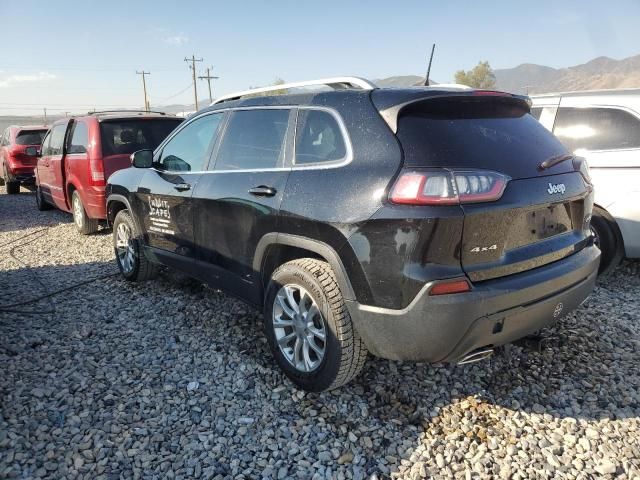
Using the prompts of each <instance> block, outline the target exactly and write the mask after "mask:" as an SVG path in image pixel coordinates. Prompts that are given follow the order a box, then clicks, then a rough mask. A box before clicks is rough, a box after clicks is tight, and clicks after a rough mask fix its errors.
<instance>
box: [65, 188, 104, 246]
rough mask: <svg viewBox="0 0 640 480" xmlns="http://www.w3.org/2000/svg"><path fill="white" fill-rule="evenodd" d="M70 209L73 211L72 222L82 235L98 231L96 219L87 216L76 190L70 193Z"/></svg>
mask: <svg viewBox="0 0 640 480" xmlns="http://www.w3.org/2000/svg"><path fill="white" fill-rule="evenodd" d="M71 211H72V212H73V222H74V223H75V224H76V228H77V229H78V231H79V232H80V233H81V234H82V235H90V234H92V233H95V232H97V231H98V220H96V219H95V218H89V217H88V216H87V212H86V210H85V209H84V205H82V200H81V199H80V194H79V193H78V192H77V191H75V192H73V195H71Z"/></svg>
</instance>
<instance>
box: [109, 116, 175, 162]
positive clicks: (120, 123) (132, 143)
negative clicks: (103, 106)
mask: <svg viewBox="0 0 640 480" xmlns="http://www.w3.org/2000/svg"><path fill="white" fill-rule="evenodd" d="M180 122H182V119H181V118H169V119H167V118H161V119H160V118H159V119H135V120H115V121H113V120H109V121H103V122H102V123H100V132H101V134H102V155H103V156H105V157H108V156H111V155H129V154H132V153H133V152H136V151H138V150H143V149H150V150H154V149H155V148H156V147H157V146H158V145H160V142H162V141H163V140H164V139H165V138H166V137H167V135H169V133H171V131H172V130H173V129H174V128H176V127H177V126H178V125H179V124H180Z"/></svg>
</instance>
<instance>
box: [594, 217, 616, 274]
mask: <svg viewBox="0 0 640 480" xmlns="http://www.w3.org/2000/svg"><path fill="white" fill-rule="evenodd" d="M591 230H592V231H593V233H594V236H595V242H596V245H597V246H598V248H600V251H601V252H602V254H601V257H600V267H599V268H598V275H608V274H609V273H611V272H612V271H613V270H614V269H615V268H616V267H617V266H618V265H619V264H620V262H621V261H622V258H623V257H624V242H623V240H622V234H621V233H620V229H619V228H618V225H617V224H616V223H615V220H614V219H613V218H612V217H611V216H610V215H609V214H608V213H607V211H606V210H603V209H602V208H599V207H594V209H593V214H592V216H591Z"/></svg>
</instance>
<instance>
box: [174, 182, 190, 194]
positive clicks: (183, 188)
mask: <svg viewBox="0 0 640 480" xmlns="http://www.w3.org/2000/svg"><path fill="white" fill-rule="evenodd" d="M173 188H175V189H176V190H178V191H179V192H184V191H186V190H190V189H191V185H189V184H188V183H179V184H177V185H174V187H173Z"/></svg>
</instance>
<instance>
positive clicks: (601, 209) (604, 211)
mask: <svg viewBox="0 0 640 480" xmlns="http://www.w3.org/2000/svg"><path fill="white" fill-rule="evenodd" d="M596 208H597V209H598V214H600V215H601V216H602V217H604V219H605V220H607V221H608V222H609V224H610V225H611V227H612V228H613V232H614V235H616V238H617V239H618V241H619V242H620V245H621V247H622V251H623V252H624V251H625V250H624V237H623V236H622V230H620V225H618V222H617V221H616V219H615V217H614V216H613V215H611V213H609V210H607V209H606V208H605V207H603V206H602V205H600V204H599V203H594V204H593V210H594V213H595V210H596ZM592 216H593V215H592Z"/></svg>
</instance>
